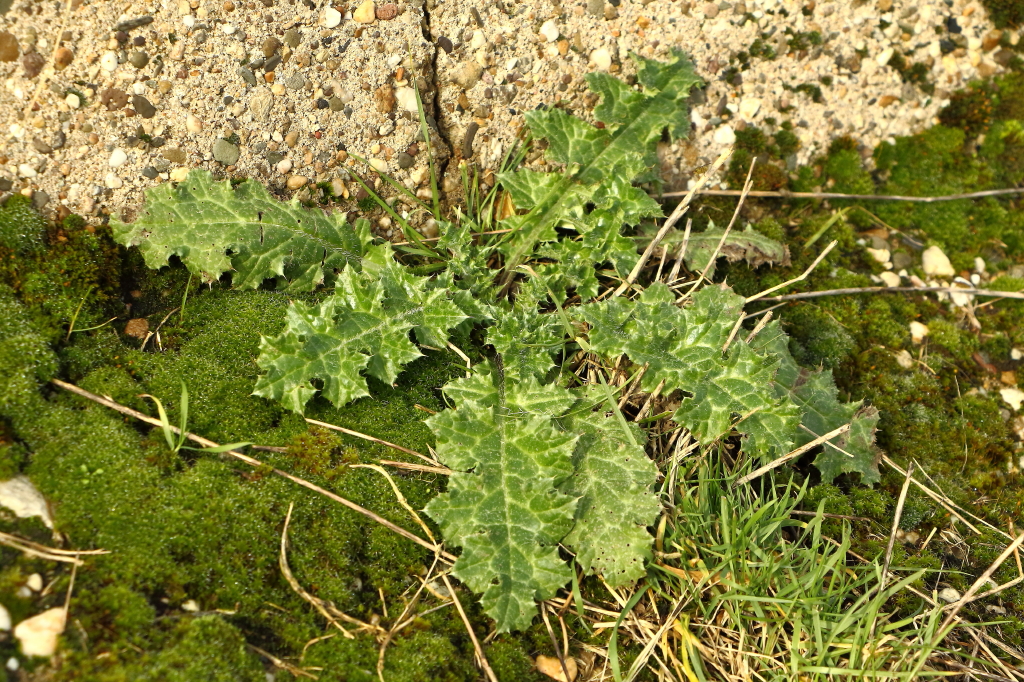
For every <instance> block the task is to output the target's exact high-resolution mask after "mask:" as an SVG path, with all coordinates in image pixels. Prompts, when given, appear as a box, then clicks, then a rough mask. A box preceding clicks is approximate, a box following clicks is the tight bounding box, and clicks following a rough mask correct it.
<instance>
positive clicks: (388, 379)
mask: <svg viewBox="0 0 1024 682" xmlns="http://www.w3.org/2000/svg"><path fill="white" fill-rule="evenodd" d="M373 251H378V252H383V253H386V254H387V255H388V257H387V259H386V260H383V259H381V258H380V257H379V256H377V255H376V254H374V257H370V258H368V259H367V261H366V265H367V266H368V267H367V268H366V270H367V272H364V273H362V274H360V273H357V272H355V271H353V270H351V269H346V270H345V271H343V272H342V273H341V276H340V277H339V278H338V282H337V286H336V288H335V292H334V294H333V295H331V296H329V297H327V298H326V299H324V300H323V302H321V303H320V304H318V305H307V304H305V303H303V302H301V301H296V302H294V303H292V305H291V306H289V308H288V312H287V326H286V327H285V330H284V331H283V332H282V333H281V334H280V335H278V336H276V337H273V338H269V337H263V338H262V339H261V341H260V356H259V359H258V360H257V363H258V364H259V366H260V367H261V368H263V369H265V370H267V373H266V374H264V375H263V376H261V377H260V378H259V380H258V381H257V382H256V388H255V390H254V391H253V393H254V395H259V396H263V397H265V398H271V399H274V400H278V401H280V402H281V403H282V404H283V405H284V406H285V407H287V408H288V409H290V410H293V411H294V412H298V413H300V414H301V413H302V411H303V408H304V406H305V404H306V403H307V402H308V401H309V400H310V398H312V397H313V395H314V394H316V392H317V389H316V388H315V387H314V386H313V385H312V383H311V382H312V380H314V379H319V380H321V381H322V382H323V389H322V392H323V395H324V397H326V398H327V399H328V400H330V401H331V402H332V403H334V404H335V405H339V406H340V405H344V404H345V403H347V402H349V401H351V400H355V399H356V398H359V397H360V396H364V395H369V391H368V390H367V386H366V379H364V378H363V376H362V372H364V371H365V372H366V373H367V374H369V375H371V376H373V377H376V378H377V379H380V380H381V381H383V382H385V383H389V384H390V383H392V382H394V381H395V379H396V378H397V376H398V374H399V372H400V371H401V368H402V366H403V365H405V364H406V363H409V362H411V361H412V360H415V359H416V358H418V357H419V356H420V355H422V353H420V352H419V350H417V348H416V346H415V345H414V344H413V343H412V342H411V341H410V340H409V331H410V330H412V331H413V333H414V334H415V335H416V338H417V340H418V341H419V342H420V343H422V344H425V345H429V346H434V347H438V346H444V345H445V343H446V340H447V336H448V335H447V332H448V330H449V329H451V328H452V327H455V326H456V325H458V324H459V323H461V322H462V321H463V320H464V319H466V316H465V315H463V314H462V313H461V311H460V310H459V309H458V308H457V307H456V306H455V304H453V303H452V302H451V301H449V300H448V298H447V294H446V292H445V291H442V290H437V289H435V290H428V288H427V282H426V279H425V278H420V277H414V276H412V275H410V274H409V273H408V272H407V271H406V270H405V269H404V268H403V267H402V266H400V265H399V264H398V263H395V262H394V261H393V260H392V259H391V258H390V248H388V247H386V246H384V247H375V248H374V249H373ZM380 263H383V264H382V265H381V264H380ZM370 266H372V267H370ZM378 277H379V278H378Z"/></svg>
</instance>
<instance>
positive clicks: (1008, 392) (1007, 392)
mask: <svg viewBox="0 0 1024 682" xmlns="http://www.w3.org/2000/svg"><path fill="white" fill-rule="evenodd" d="M999 395H1000V397H1002V399H1003V400H1004V401H1005V402H1006V404H1007V405H1009V406H1010V407H1012V408H1013V411H1014V412H1020V405H1021V403H1024V391H1022V390H1020V389H1019V388H1004V389H1001V390H1000V391H999Z"/></svg>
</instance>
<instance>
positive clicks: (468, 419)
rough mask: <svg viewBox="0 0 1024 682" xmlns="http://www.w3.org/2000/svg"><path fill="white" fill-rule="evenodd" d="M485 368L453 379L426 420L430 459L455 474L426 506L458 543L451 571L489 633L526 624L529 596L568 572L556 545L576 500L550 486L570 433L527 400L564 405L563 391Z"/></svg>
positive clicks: (564, 463)
mask: <svg viewBox="0 0 1024 682" xmlns="http://www.w3.org/2000/svg"><path fill="white" fill-rule="evenodd" d="M488 375H489V376H490V377H492V379H491V380H489V381H488V380H483V379H480V378H476V377H474V378H473V379H466V380H458V381H455V382H453V385H454V387H459V388H457V389H456V390H454V391H453V392H452V395H453V396H458V398H457V400H458V401H459V404H458V407H457V409H453V410H444V411H442V412H440V413H438V414H436V415H434V416H432V417H430V418H429V419H428V420H427V424H428V425H429V426H430V428H431V430H433V432H434V435H435V437H436V438H437V455H438V457H439V459H440V460H441V461H442V462H443V463H444V464H445V465H447V466H448V467H450V468H451V469H453V470H454V473H453V474H452V475H451V476H449V478H448V492H446V493H443V494H441V495H438V496H437V497H435V498H434V499H433V500H431V501H430V504H428V505H427V508H426V511H427V514H429V515H430V517H431V518H433V519H434V520H435V521H437V523H438V524H439V525H440V526H441V530H442V531H443V532H444V536H445V538H446V539H447V540H448V542H450V543H451V544H453V545H456V546H459V547H461V548H462V554H461V555H460V556H459V558H458V560H457V561H456V562H455V567H454V569H453V574H454V575H455V576H456V577H457V578H458V579H459V580H461V581H462V582H464V583H465V584H466V585H468V586H469V587H470V589H472V590H473V591H475V592H478V593H481V594H482V598H481V603H482V604H483V606H484V609H485V610H486V611H487V613H488V614H489V615H490V616H491V617H492V618H494V619H495V620H496V621H497V624H498V632H507V631H509V630H523V629H526V628H527V627H529V626H530V623H531V621H532V620H533V617H534V616H535V615H536V613H537V606H536V604H535V600H538V599H547V598H549V597H551V596H553V595H554V594H555V592H556V591H557V590H558V589H559V588H560V587H563V586H564V585H565V584H566V583H567V582H568V581H569V579H570V577H571V572H570V569H569V567H568V566H567V565H566V563H565V562H564V561H563V560H562V559H561V558H560V557H559V556H558V542H559V540H561V539H562V538H563V537H564V536H565V534H566V533H568V532H569V530H570V528H571V527H572V522H573V512H574V511H575V509H576V498H574V497H572V496H570V495H566V494H564V493H560V492H558V491H557V490H556V487H557V486H558V485H559V484H560V483H562V481H564V480H565V479H566V478H568V477H569V475H570V474H571V473H572V459H571V457H572V452H573V446H574V445H575V442H576V439H577V436H575V435H573V434H571V433H566V432H564V431H561V430H559V429H558V428H556V426H555V424H554V421H553V420H552V419H551V417H550V416H548V415H547V414H538V413H537V412H535V411H533V409H532V408H531V407H530V406H535V405H541V406H543V411H544V412H548V411H550V410H552V409H555V410H557V409H558V405H559V404H561V405H564V407H563V408H562V409H563V410H564V409H567V408H568V407H569V406H570V405H571V404H572V402H573V401H572V397H571V395H570V394H569V393H568V391H565V390H564V389H557V388H553V387H550V386H541V385H540V384H539V383H538V382H537V380H536V379H525V380H523V381H521V382H508V383H504V382H503V380H502V378H501V375H500V372H499V371H498V370H497V369H492V370H491V371H490V372H489V373H488ZM464 384H471V386H463V385H464ZM552 391H555V392H556V393H557V392H560V393H561V396H562V399H561V400H559V399H558V396H557V395H554V394H553V393H552ZM471 396H472V397H471Z"/></svg>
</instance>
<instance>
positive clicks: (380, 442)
mask: <svg viewBox="0 0 1024 682" xmlns="http://www.w3.org/2000/svg"><path fill="white" fill-rule="evenodd" d="M306 423H307V424H313V425H315V426H322V427H323V428H325V429H330V430H331V431H337V432H339V433H344V434H345V435H347V436H353V437H355V438H362V439H363V440H368V441H370V442H371V443H377V444H378V445H383V446H385V447H389V448H391V449H392V450H398V451H399V452H404V453H405V454H407V455H412V456H413V457H419V458H420V459H422V460H423V461H425V462H430V463H431V464H437V462H435V461H434V460H432V459H430V458H429V457H427V456H426V455H424V454H421V453H419V452H416V451H415V450H410V449H409V448H405V447H402V446H401V445H396V444H395V443H389V442H388V441H386V440H383V439H381V438H377V437H376V436H370V435H367V434H365V433H359V432H358V431H353V430H352V429H346V428H345V427H344V426H335V425H334V424H328V423H327V422H321V421H317V420H316V419H306Z"/></svg>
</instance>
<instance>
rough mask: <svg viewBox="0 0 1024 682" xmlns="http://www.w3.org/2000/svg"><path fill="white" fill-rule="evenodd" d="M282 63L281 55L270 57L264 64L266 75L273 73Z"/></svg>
mask: <svg viewBox="0 0 1024 682" xmlns="http://www.w3.org/2000/svg"><path fill="white" fill-rule="evenodd" d="M280 63H281V55H279V54H275V55H274V56H272V57H270V58H269V59H268V60H267V61H266V63H264V64H263V71H264V72H266V73H270V72H271V71H273V70H274V69H276V68H277V67H278V65H279V64H280Z"/></svg>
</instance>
